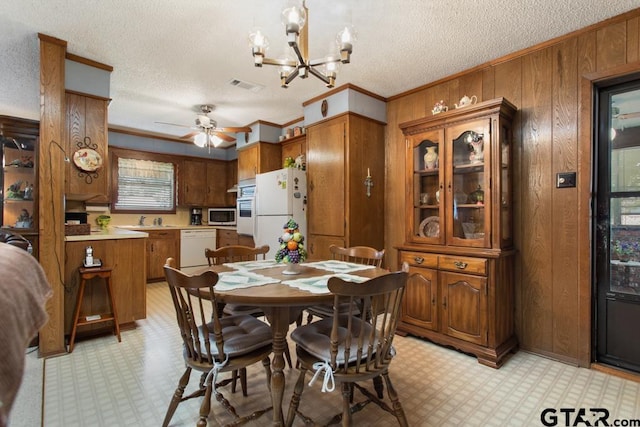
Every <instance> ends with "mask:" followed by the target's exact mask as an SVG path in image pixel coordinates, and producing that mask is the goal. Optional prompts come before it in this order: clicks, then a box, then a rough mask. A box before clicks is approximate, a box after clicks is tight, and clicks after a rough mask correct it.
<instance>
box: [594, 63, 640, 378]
mask: <svg viewBox="0 0 640 427" xmlns="http://www.w3.org/2000/svg"><path fill="white" fill-rule="evenodd" d="M638 77H640V76H636V77H635V78H636V79H635V80H629V81H625V82H612V84H610V85H608V86H604V87H601V88H599V91H598V100H597V106H598V114H597V123H596V126H597V130H598V131H597V134H596V135H597V139H596V149H595V152H597V156H596V159H597V160H596V167H595V168H594V170H595V172H596V173H595V176H594V182H595V183H596V192H595V203H596V210H595V211H596V218H595V221H594V224H595V227H594V231H593V234H594V239H593V241H594V254H593V255H594V261H595V271H594V275H595V280H594V283H595V287H596V294H597V304H596V321H595V322H594V323H595V326H596V327H595V350H596V351H595V360H596V361H597V362H601V363H606V364H610V365H614V366H618V367H622V368H625V369H630V370H634V371H637V372H640V341H639V340H638V339H637V337H638V332H637V331H638V326H637V325H638V324H639V323H640V79H638Z"/></svg>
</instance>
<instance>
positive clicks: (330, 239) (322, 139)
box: [307, 113, 384, 260]
mask: <svg viewBox="0 0 640 427" xmlns="http://www.w3.org/2000/svg"><path fill="white" fill-rule="evenodd" d="M367 175H369V176H370V182H371V184H372V186H371V187H367V186H366V185H365V181H366V180H367ZM307 197H308V206H309V209H308V218H307V225H308V227H307V228H308V231H307V234H308V243H307V250H308V252H309V259H312V260H317V259H328V258H331V253H330V252H329V247H330V246H331V245H332V244H335V245H338V246H371V247H374V248H377V249H381V248H383V247H384V230H383V227H384V124H383V123H380V122H377V121H375V120H372V119H368V118H366V117H363V116H360V115H357V114H352V113H347V114H343V115H341V116H337V117H334V118H332V119H329V120H326V121H323V122H320V123H317V124H313V125H310V126H308V127H307Z"/></svg>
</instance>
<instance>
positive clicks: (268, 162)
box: [238, 142, 282, 181]
mask: <svg viewBox="0 0 640 427" xmlns="http://www.w3.org/2000/svg"><path fill="white" fill-rule="evenodd" d="M280 156H281V148H280V144H272V143H267V142H257V143H254V144H251V145H248V146H246V147H244V148H242V149H240V150H238V181H244V180H247V179H255V178H256V175H257V174H259V173H265V172H270V171H273V170H276V169H280V168H281V167H282V163H281V162H280Z"/></svg>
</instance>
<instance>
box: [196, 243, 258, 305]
mask: <svg viewBox="0 0 640 427" xmlns="http://www.w3.org/2000/svg"><path fill="white" fill-rule="evenodd" d="M268 252H269V245H263V246H258V247H255V248H253V247H251V246H241V245H232V246H223V247H221V248H219V249H215V250H214V249H205V250H204V256H205V257H206V258H207V262H208V263H209V267H211V266H213V265H222V264H225V263H232V262H242V261H257V260H259V259H262V260H263V259H265V256H266V254H267V253H268ZM223 312H224V314H227V315H234V314H250V315H252V316H255V317H259V316H264V312H263V311H262V308H260V307H257V306H250V305H241V304H226V305H225V306H224V309H223Z"/></svg>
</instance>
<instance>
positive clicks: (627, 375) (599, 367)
mask: <svg viewBox="0 0 640 427" xmlns="http://www.w3.org/2000/svg"><path fill="white" fill-rule="evenodd" d="M591 369H593V370H594V371H598V372H604V373H605V374H609V375H613V376H614V377H619V378H623V379H625V380H629V381H634V382H637V383H640V374H639V373H637V372H632V371H628V370H626V369H623V368H618V367H615V366H611V365H603V364H602V363H592V364H591Z"/></svg>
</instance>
